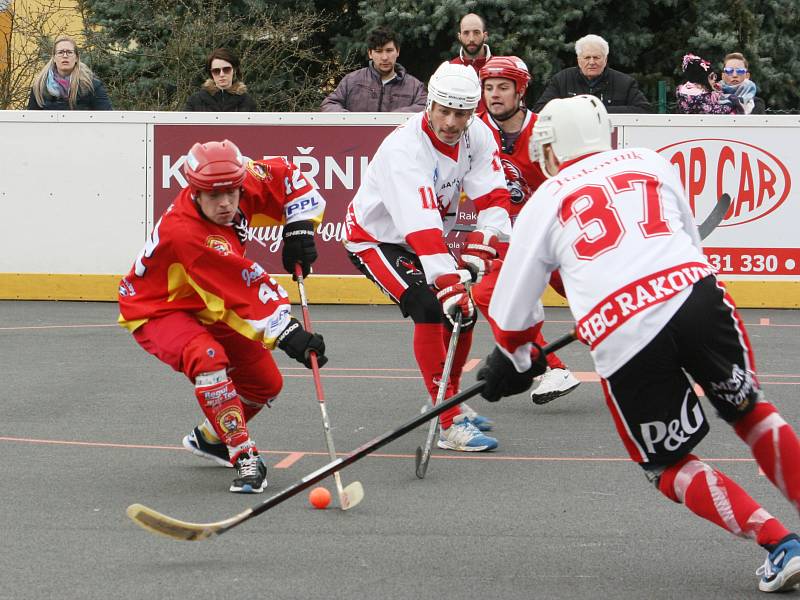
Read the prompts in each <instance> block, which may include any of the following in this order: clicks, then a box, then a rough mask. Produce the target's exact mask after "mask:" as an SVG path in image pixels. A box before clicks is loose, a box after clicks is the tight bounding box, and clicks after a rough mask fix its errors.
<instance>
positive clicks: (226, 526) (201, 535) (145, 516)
mask: <svg viewBox="0 0 800 600" xmlns="http://www.w3.org/2000/svg"><path fill="white" fill-rule="evenodd" d="M574 340H575V331H574V330H573V331H571V332H570V333H568V334H567V335H564V336H561V337H560V338H558V339H557V340H556V341H554V342H552V343H550V344H548V345H547V346H545V348H544V352H545V353H546V354H549V353H550V352H555V351H556V350H560V349H561V348H563V347H564V346H566V345H567V344H569V343H571V342H572V341H574ZM483 385H484V383H483V381H479V382H477V383H475V384H474V385H472V386H470V387H468V388H467V389H465V390H462V391H460V392H459V393H458V394H455V395H453V396H451V397H450V398H448V399H447V400H446V401H445V402H442V403H441V404H438V405H437V406H434V407H433V408H431V409H430V410H427V411H425V412H424V413H421V414H419V415H417V416H416V417H414V418H413V419H411V420H410V421H408V422H407V423H404V424H403V425H401V426H400V427H398V428H397V429H394V430H392V431H388V432H386V433H384V434H383V435H379V436H378V437H376V438H374V439H372V440H370V441H369V442H367V443H365V444H363V445H361V446H359V447H358V448H356V449H355V450H353V451H352V452H351V453H350V454H347V455H346V456H343V457H341V458H337V459H336V460H334V461H332V462H330V463H328V464H327V465H325V466H323V467H321V468H319V469H317V470H316V471H313V472H311V473H309V474H308V475H306V476H305V477H303V478H302V479H301V480H300V481H297V482H295V483H293V484H292V485H290V486H289V487H288V488H286V489H284V490H282V491H280V492H278V493H277V494H275V495H274V496H271V497H270V498H267V499H266V500H264V501H263V502H262V503H261V504H259V505H257V506H254V507H253V508H248V509H247V510H245V511H243V512H240V513H239V514H238V515H235V516H233V517H230V518H228V519H224V520H222V521H216V522H213V523H192V522H189V521H180V520H178V519H175V518H173V517H170V516H167V515H165V514H163V513H160V512H158V511H156V510H153V509H152V508H148V507H146V506H143V505H141V504H131V505H130V506H129V507H128V510H127V513H128V516H129V517H130V518H131V519H132V520H133V522H134V523H136V524H137V525H139V526H140V527H142V528H143V529H145V530H147V531H150V532H152V533H158V534H160V535H165V536H167V537H169V538H172V539H175V540H181V541H186V542H189V541H201V540H206V539H208V538H210V537H214V536H217V535H222V534H223V533H225V532H226V531H230V530H231V529H233V528H234V527H236V526H238V525H241V524H242V523H244V522H245V521H248V520H250V519H252V518H253V517H257V516H258V515H260V514H262V513H264V512H266V511H268V510H269V509H270V508H273V507H274V506H277V505H278V504H281V503H282V502H285V501H286V500H288V499H289V498H292V497H294V496H296V495H297V494H299V493H300V492H302V491H303V490H305V489H308V488H309V487H311V486H312V485H314V484H315V483H317V482H319V481H322V480H323V479H325V478H326V477H330V476H331V475H332V474H333V473H336V472H337V471H341V470H342V469H344V468H345V467H346V466H348V465H351V464H352V463H354V462H356V461H358V460H361V459H362V458H364V457H365V456H367V455H368V454H371V453H373V452H375V451H376V450H378V449H379V448H383V447H384V446H385V445H386V444H389V443H391V442H393V441H394V440H396V439H397V438H399V437H402V436H404V435H406V434H407V433H408V432H409V431H413V430H414V429H416V428H417V427H419V426H420V425H422V424H423V423H426V422H427V421H429V420H431V419H433V418H435V417H438V416H439V415H440V414H442V413H443V412H444V411H446V410H448V409H450V408H453V407H454V406H457V405H459V404H461V403H462V402H466V401H467V400H469V399H470V398H472V397H473V396H477V395H478V394H480V392H481V390H482V389H483ZM348 489H350V486H348ZM356 489H357V488H356ZM357 497H358V492H355V494H354V499H355V498H357ZM359 501H360V499H359Z"/></svg>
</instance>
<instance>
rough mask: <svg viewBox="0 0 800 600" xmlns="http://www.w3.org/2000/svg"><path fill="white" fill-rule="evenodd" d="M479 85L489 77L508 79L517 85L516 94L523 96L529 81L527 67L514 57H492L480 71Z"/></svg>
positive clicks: (523, 62)
mask: <svg viewBox="0 0 800 600" xmlns="http://www.w3.org/2000/svg"><path fill="white" fill-rule="evenodd" d="M479 75H480V78H481V85H483V82H484V81H486V80H487V79H489V78H491V77H500V78H502V79H510V80H511V81H513V82H514V83H516V84H517V92H518V93H520V94H524V93H525V90H526V88H527V87H528V82H529V81H530V80H531V74H530V73H528V66H527V65H526V64H525V61H523V60H522V59H521V58H517V57H516V56H493V57H492V58H490V59H489V60H487V61H486V64H485V65H483V67H481V71H480V74H479Z"/></svg>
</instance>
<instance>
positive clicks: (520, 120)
mask: <svg viewBox="0 0 800 600" xmlns="http://www.w3.org/2000/svg"><path fill="white" fill-rule="evenodd" d="M480 80H481V87H482V93H483V100H484V103H485V105H486V112H483V113H480V118H481V119H483V122H484V123H486V124H487V125H488V126H489V129H490V130H491V131H492V133H493V134H494V138H495V141H496V142H497V146H498V148H500V160H501V162H502V163H503V171H504V172H505V175H506V183H507V185H508V191H509V193H510V194H511V219H512V223H513V221H514V219H515V218H516V216H517V215H518V214H519V211H520V210H522V207H523V206H524V205H525V203H526V202H527V201H528V199H529V198H530V197H531V194H533V192H534V191H536V189H537V188H538V187H539V186H540V185H541V184H542V182H544V181H545V179H546V178H545V176H544V174H542V170H541V168H540V167H539V163H537V162H534V161H532V160H531V159H530V155H529V153H528V144H529V143H530V138H531V132H532V131H533V126H534V124H535V123H536V114H535V113H533V112H532V111H530V110H527V109H526V108H525V105H524V100H525V90H526V89H527V87H528V82H529V81H530V80H531V76H530V74H529V73H528V67H527V65H526V64H525V62H524V61H523V60H522V59H520V58H518V57H516V56H493V57H492V58H490V59H489V60H488V62H487V63H486V64H485V65H484V66H483V67H481V70H480ZM483 238H484V236H483V235H481V234H479V233H478V232H471V233H469V234H467V238H466V242H465V244H466V247H467V248H471V247H475V248H476V254H478V255H479V256H480V257H481V258H482V260H483V261H491V260H494V259H496V258H501V259H502V258H503V257H505V253H506V251H507V250H508V242H507V241H498V240H497V239H483ZM472 260H474V259H472ZM476 266H477V268H478V269H479V271H481V272H482V271H483V270H485V267H484V265H482V264H477V265H476ZM497 275H498V271H497V270H494V271H492V270H490V271H489V272H488V273H486V275H485V276H484V277H483V279H482V280H481V281H480V282H479V283H478V284H477V285H476V286H473V288H472V290H471V293H472V300H473V301H474V302H475V306H477V307H478V308H479V309H480V311H481V312H482V313H483V314H484V315H487V313H488V311H489V301H490V300H491V297H492V292H493V290H494V286H495V282H496V281H497ZM553 277H554V280H553V282H552V283H553V285H554V287H556V288H557V290H558V291H559V293H560V294H562V295H563V289H561V287H560V279H558V273H557V272H554V274H553ZM536 343H537V344H539V345H540V346H544V345H545V344H546V343H547V342H546V341H545V339H544V338H543V337H542V336H541V333H540V334H539V336H538V338H537V339H536ZM547 366H548V369H547V371H546V372H545V373H544V374H543V375H541V376H539V377H537V378H536V380H535V381H534V385H533V388H532V389H531V400H533V402H534V403H536V404H546V403H548V402H550V401H551V400H555V399H556V398H558V397H559V396H563V395H565V394H569V393H570V392H571V391H572V390H574V389H575V388H576V387H578V385H580V381H578V379H577V378H576V377H575V376H574V375H573V374H572V373H571V372H570V371H569V369H568V368H567V366H566V365H565V364H564V363H563V361H562V360H561V359H560V358H559V357H558V356H557V355H556V354H555V353H553V354H550V355H548V357H547Z"/></svg>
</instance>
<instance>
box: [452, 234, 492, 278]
mask: <svg viewBox="0 0 800 600" xmlns="http://www.w3.org/2000/svg"><path fill="white" fill-rule="evenodd" d="M497 242H498V240H497V236H496V235H495V234H494V233H492V232H490V231H487V230H485V229H477V230H475V231H470V232H469V233H468V234H467V238H466V240H465V241H464V247H463V249H462V250H461V259H460V260H459V262H458V266H459V267H461V268H462V269H467V270H468V271H469V272H470V274H471V275H472V281H473V282H475V283H477V282H479V281H480V280H481V278H482V277H483V276H484V274H486V273H488V272H490V271H491V270H492V262H493V261H494V259H496V258H497Z"/></svg>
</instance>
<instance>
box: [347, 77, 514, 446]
mask: <svg viewBox="0 0 800 600" xmlns="http://www.w3.org/2000/svg"><path fill="white" fill-rule="evenodd" d="M480 95H481V89H480V82H479V81H478V76H477V74H476V73H475V70H474V69H472V68H471V67H465V66H464V65H456V64H450V63H443V64H442V65H441V66H440V67H439V68H438V69H437V70H436V72H435V73H434V74H433V77H431V80H430V83H429V85H428V107H427V109H426V110H425V112H422V113H419V114H417V115H414V116H413V117H411V118H410V119H409V120H408V121H407V122H406V123H405V124H404V125H403V126H401V127H398V128H397V129H396V130H395V131H393V132H392V133H390V134H389V135H388V136H387V137H386V139H385V140H384V141H383V143H382V144H381V145H380V147H379V148H378V150H377V152H376V153H375V156H374V157H373V159H372V162H371V163H370V165H369V168H368V169H367V171H366V173H365V176H364V179H363V181H362V183H361V186H360V188H359V189H358V191H357V192H356V195H355V197H354V198H353V201H352V202H351V203H350V206H349V207H348V210H347V217H346V230H347V232H346V240H345V247H346V248H347V250H348V252H349V254H350V258H351V260H352V261H353V263H354V264H355V265H356V267H357V268H358V269H359V270H361V272H362V273H364V274H365V275H366V276H367V277H368V278H369V279H370V280H372V281H373V282H374V283H375V284H376V285H377V286H378V287H379V288H380V289H381V291H383V292H384V293H385V294H386V295H388V296H389V297H390V298H391V299H392V300H393V301H394V302H396V303H397V304H398V306H399V307H400V310H401V311H402V312H403V316H405V317H411V318H412V319H413V321H414V342H413V344H414V357H415V359H416V361H417V364H418V365H419V368H420V371H421V373H422V377H423V380H424V382H425V386H426V388H427V390H428V392H429V394H430V395H431V398H432V399H433V400H434V401H435V399H436V393H437V390H438V384H439V380H440V377H441V376H442V371H443V366H444V362H445V355H446V352H447V345H448V341H449V338H450V331H451V330H452V327H453V324H452V323H453V322H454V320H455V318H456V315H457V314H458V313H460V314H461V318H462V329H461V334H460V336H459V339H458V346H457V350H456V354H455V358H454V361H453V366H452V369H451V373H450V379H449V383H448V386H447V397H449V396H451V395H452V394H453V393H455V391H457V390H458V386H459V381H460V378H461V373H462V371H463V367H464V363H465V362H466V359H467V356H468V354H469V349H470V346H471V343H472V328H473V326H474V324H475V318H476V314H475V307H474V305H473V303H472V300H471V299H470V296H469V293H468V291H467V289H466V286H465V284H467V283H468V282H469V281H470V280H471V279H472V280H475V279H477V278H478V277H479V276H480V275H481V274H482V273H483V272H485V271H486V269H487V268H490V267H489V265H487V264H484V263H485V261H484V260H483V258H481V257H480V256H476V257H472V258H471V259H466V260H464V259H465V255H464V253H462V257H461V259H460V260H456V258H454V257H453V256H452V255H451V253H450V251H449V249H448V248H447V244H446V243H445V236H446V235H447V233H448V232H449V231H450V230H451V229H452V227H453V225H454V224H455V222H456V219H457V216H458V203H459V198H460V195H461V193H462V191H463V192H464V193H466V194H467V195H468V196H469V197H470V198H473V199H474V204H475V207H476V208H477V210H478V218H477V227H478V229H480V230H482V231H486V232H488V234H489V235H490V236H491V235H494V236H496V237H498V236H500V235H505V236H507V235H509V233H510V231H511V222H510V219H509V213H508V209H509V206H510V197H509V193H508V189H507V188H506V182H505V177H504V175H503V169H502V166H501V164H500V159H499V156H498V150H497V145H496V144H495V142H494V138H493V137H492V133H491V131H490V130H489V128H488V127H487V126H486V125H485V124H484V123H483V122H482V121H481V120H480V119H475V118H473V113H474V110H475V107H476V106H477V105H478V100H479V99H480ZM465 252H467V253H468V251H465ZM467 263H470V264H471V266H472V269H473V271H470V270H469V269H468V268H467V266H468V265H467ZM476 264H477V266H475V265H476ZM441 426H442V430H441V435H440V438H439V441H438V445H439V447H440V448H445V449H450V450H458V451H472V452H474V451H483V450H491V449H494V448H496V447H497V440H496V439H494V438H492V437H490V436H488V435H485V434H484V433H482V431H487V430H489V429H490V427H491V423H490V421H489V420H488V419H486V418H485V417H482V416H480V415H478V414H476V413H474V411H471V410H470V409H468V408H467V409H465V410H463V411H462V410H460V409H459V407H456V408H454V409H452V410H450V411H446V412H444V413H442V415H441Z"/></svg>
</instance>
